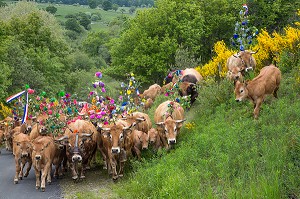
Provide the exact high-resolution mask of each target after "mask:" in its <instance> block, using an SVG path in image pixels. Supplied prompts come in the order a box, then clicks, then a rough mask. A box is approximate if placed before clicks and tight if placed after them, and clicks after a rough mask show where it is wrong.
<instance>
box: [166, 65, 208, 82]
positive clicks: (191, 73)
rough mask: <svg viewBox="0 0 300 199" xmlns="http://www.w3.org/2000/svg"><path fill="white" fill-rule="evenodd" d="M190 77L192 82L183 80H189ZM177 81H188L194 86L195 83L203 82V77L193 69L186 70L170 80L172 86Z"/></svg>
mask: <svg viewBox="0 0 300 199" xmlns="http://www.w3.org/2000/svg"><path fill="white" fill-rule="evenodd" d="M191 77H192V78H193V80H185V78H188V79H190V78H191ZM194 78H195V79H194ZM179 80H182V81H188V82H191V83H194V84H196V83H197V82H200V81H201V80H203V77H202V75H201V74H200V73H199V72H198V71H197V70H196V69H195V68H186V69H184V70H182V71H181V74H180V75H179V76H177V75H175V76H174V77H173V79H172V82H173V84H175V83H176V82H178V81H179Z"/></svg>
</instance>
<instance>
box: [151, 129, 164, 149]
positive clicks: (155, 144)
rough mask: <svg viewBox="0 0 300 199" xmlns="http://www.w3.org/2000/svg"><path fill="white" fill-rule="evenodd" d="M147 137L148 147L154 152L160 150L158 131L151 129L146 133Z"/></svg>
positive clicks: (160, 143)
mask: <svg viewBox="0 0 300 199" xmlns="http://www.w3.org/2000/svg"><path fill="white" fill-rule="evenodd" d="M148 136H149V145H150V146H152V147H153V149H154V150H156V151H157V150H159V149H161V148H162V142H161V140H160V136H159V133H158V131H157V130H156V129H155V128H151V129H150V130H149V131H148Z"/></svg>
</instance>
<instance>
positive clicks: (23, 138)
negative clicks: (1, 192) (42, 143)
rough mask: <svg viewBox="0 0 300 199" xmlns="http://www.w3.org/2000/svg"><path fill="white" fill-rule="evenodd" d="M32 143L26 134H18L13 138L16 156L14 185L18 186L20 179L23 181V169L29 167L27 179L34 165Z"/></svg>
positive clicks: (26, 174)
mask: <svg viewBox="0 0 300 199" xmlns="http://www.w3.org/2000/svg"><path fill="white" fill-rule="evenodd" d="M31 152H32V150H31V143H30V139H29V136H28V135H26V134H24V133H18V134H17V135H15V136H14V138H13V154H14V155H15V163H16V174H15V178H14V184H18V182H19V179H20V180H22V179H23V169H24V167H25V165H26V163H28V165H27V169H26V173H25V175H24V177H27V176H28V174H29V171H30V169H31V165H32V159H31Z"/></svg>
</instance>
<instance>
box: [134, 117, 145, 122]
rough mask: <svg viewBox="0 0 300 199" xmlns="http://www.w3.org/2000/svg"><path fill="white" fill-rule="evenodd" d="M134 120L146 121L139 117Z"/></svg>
mask: <svg viewBox="0 0 300 199" xmlns="http://www.w3.org/2000/svg"><path fill="white" fill-rule="evenodd" d="M136 120H138V121H145V120H146V119H145V118H141V117H139V118H136Z"/></svg>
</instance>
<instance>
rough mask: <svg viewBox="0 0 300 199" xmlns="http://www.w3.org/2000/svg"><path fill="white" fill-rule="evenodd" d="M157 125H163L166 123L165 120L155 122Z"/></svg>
mask: <svg viewBox="0 0 300 199" xmlns="http://www.w3.org/2000/svg"><path fill="white" fill-rule="evenodd" d="M155 124H156V125H157V126H161V125H164V124H165V123H164V122H158V123H155Z"/></svg>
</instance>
